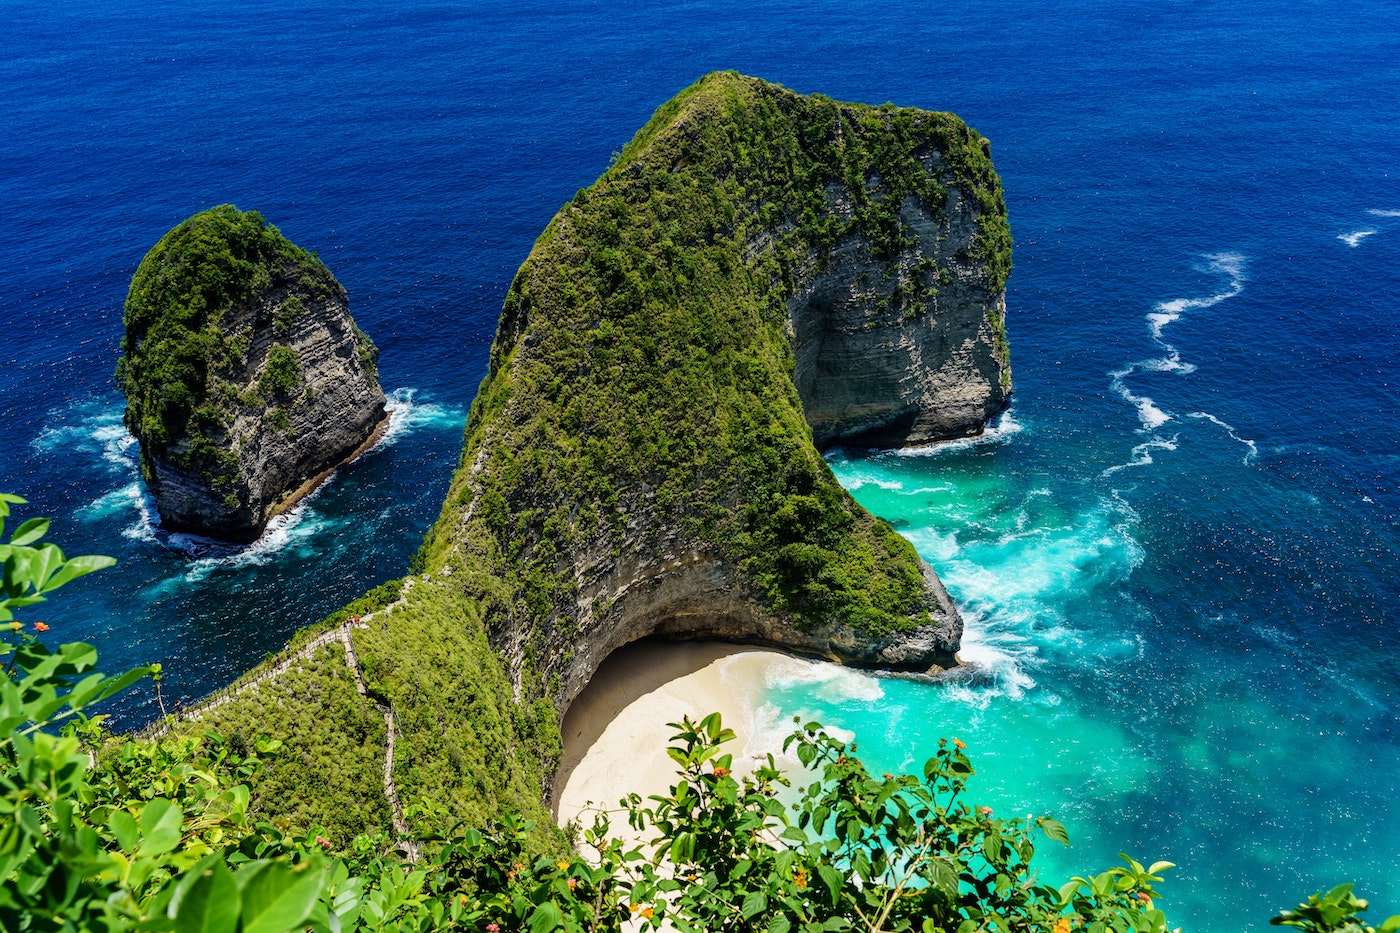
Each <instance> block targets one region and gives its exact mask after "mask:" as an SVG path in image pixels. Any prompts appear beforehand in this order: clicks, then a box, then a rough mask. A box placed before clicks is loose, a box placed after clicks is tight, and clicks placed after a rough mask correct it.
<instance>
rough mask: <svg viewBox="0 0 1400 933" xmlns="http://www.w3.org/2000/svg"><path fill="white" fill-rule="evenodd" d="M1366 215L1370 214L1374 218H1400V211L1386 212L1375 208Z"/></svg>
mask: <svg viewBox="0 0 1400 933" xmlns="http://www.w3.org/2000/svg"><path fill="white" fill-rule="evenodd" d="M1366 213H1368V214H1370V215H1371V216H1373V217H1400V211H1396V210H1385V209H1383V208H1379V207H1373V208H1371V209H1370V210H1368V211H1367V212H1366Z"/></svg>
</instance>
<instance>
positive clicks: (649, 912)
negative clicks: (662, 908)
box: [642, 907, 656, 920]
mask: <svg viewBox="0 0 1400 933" xmlns="http://www.w3.org/2000/svg"><path fill="white" fill-rule="evenodd" d="M655 913H656V911H654V910H652V909H651V908H650V907H643V908H642V916H643V917H646V918H647V919H648V920H650V919H651V918H652V916H653V915H654V914H655Z"/></svg>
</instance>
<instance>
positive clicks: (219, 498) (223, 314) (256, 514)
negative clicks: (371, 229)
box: [117, 204, 385, 542]
mask: <svg viewBox="0 0 1400 933" xmlns="http://www.w3.org/2000/svg"><path fill="white" fill-rule="evenodd" d="M125 327H126V329H125V335H124V336H123V338H122V350H123V353H124V356H123V358H122V360H121V361H120V363H119V364H118V366H117V383H118V385H119V386H120V387H121V389H122V391H123V392H124V393H125V394H126V400H127V409H126V426H127V428H128V429H129V430H130V431H131V433H132V434H133V435H135V437H136V439H137V440H138V441H139V442H140V445H141V472H142V475H143V476H144V477H145V479H146V482H147V483H148V484H149V486H150V488H151V491H152V493H153V494H154V496H155V500H156V506H157V508H158V510H159V512H160V517H161V524H162V525H163V526H164V527H166V528H167V529H170V530H172V531H190V532H195V533H198V534H201V535H207V536H210V537H214V538H219V539H223V540H227V541H236V542H246V541H252V540H254V539H256V538H257V537H258V536H259V535H260V534H261V533H262V531H263V529H264V527H265V526H266V524H267V521H268V519H270V518H271V517H272V516H274V515H275V514H277V512H278V511H280V510H282V509H284V508H286V507H287V506H288V505H290V504H291V503H293V502H295V501H296V499H297V498H299V497H300V496H301V495H303V494H304V493H305V492H307V491H309V489H311V488H314V485H315V483H316V482H318V481H319V480H320V479H321V478H323V477H324V476H325V475H326V474H327V473H329V471H331V470H333V469H335V467H337V466H338V465H340V464H341V463H343V462H345V461H346V460H347V459H349V458H352V457H354V456H355V455H357V454H358V453H359V452H360V451H361V450H362V449H364V448H365V447H366V446H367V445H368V444H369V443H371V442H372V440H373V438H374V437H375V435H376V432H377V430H378V429H379V427H380V426H381V425H382V424H383V422H384V419H385V407H384V406H385V399H384V393H383V391H381V390H380V388H379V382H378V379H377V375H376V372H377V371H376V362H377V359H378V351H377V350H376V349H375V347H374V344H373V343H371V342H370V340H369V338H368V337H366V336H365V334H364V333H362V332H361V331H360V330H359V329H358V328H357V327H356V326H355V322H354V321H353V320H352V319H351V317H350V312H349V310H348V305H347V299H346V293H345V289H344V288H342V287H341V285H340V283H339V282H337V281H336V280H335V277H334V276H333V275H331V273H330V271H329V270H328V269H327V268H326V267H325V266H324V265H322V263H321V261H320V260H319V259H317V258H316V257H315V256H314V255H312V254H311V253H309V252H307V251H306V250H303V249H301V248H299V247H297V246H295V245H293V244H292V243H291V242H289V241H288V240H287V239H286V238H285V237H283V236H282V234H281V233H279V232H278V230H277V228H276V227H274V226H272V225H271V224H269V223H267V222H266V221H265V220H264V219H263V218H262V217H261V216H260V215H259V214H258V213H257V212H256V211H249V212H247V213H243V212H240V211H238V210H237V209H236V208H234V207H232V206H231V205H227V204H226V205H222V206H220V207H215V208H212V209H210V210H207V211H203V212H201V213H199V214H196V215H194V216H193V217H191V218H189V219H188V220H186V221H185V222H183V223H181V224H180V225H179V226H177V227H175V228H174V229H173V230H171V231H170V232H169V233H167V234H166V235H165V236H163V237H162V238H161V240H160V242H159V243H157V244H156V245H155V247H154V248H153V249H152V250H151V251H150V252H149V253H147V254H146V257H145V259H143V260H142V261H141V265H140V266H139V267H138V268H137V270H136V275H135V276H134V277H133V278H132V281H131V289H130V291H129V292H128V294H127V299H126V314H125Z"/></svg>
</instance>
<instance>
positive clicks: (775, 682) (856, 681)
mask: <svg viewBox="0 0 1400 933" xmlns="http://www.w3.org/2000/svg"><path fill="white" fill-rule="evenodd" d="M765 678H766V680H767V687H768V688H769V689H781V688H792V687H800V688H801V689H802V691H803V692H804V693H806V694H808V695H810V696H813V697H816V698H818V699H820V700H823V701H826V702H831V703H840V702H844V701H850V700H854V701H857V702H861V703H874V702H876V701H878V700H881V699H884V696H885V688H884V687H882V686H881V685H880V678H879V677H876V676H875V675H874V674H867V673H864V672H862V671H857V670H853V669H851V668H849V667H841V666H840V665H837V664H828V663H826V662H823V661H807V660H803V659H800V658H791V659H787V660H784V661H782V662H775V663H773V664H771V665H769V666H768V668H767V670H766V672H765Z"/></svg>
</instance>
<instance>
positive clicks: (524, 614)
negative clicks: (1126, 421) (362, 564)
mask: <svg viewBox="0 0 1400 933" xmlns="http://www.w3.org/2000/svg"><path fill="white" fill-rule="evenodd" d="M1010 250H1011V240H1010V233H1009V228H1008V226H1007V222H1006V212H1005V206H1004V202H1003V200H1002V193H1001V185H1000V181H999V179H998V178H997V176H996V173H995V171H994V170H993V168H992V164H991V160H990V147H989V146H988V144H987V142H986V140H984V139H983V138H982V137H980V136H979V135H978V134H977V133H975V132H973V131H972V130H970V129H969V128H968V127H967V126H966V124H964V123H963V122H962V121H961V120H959V119H958V118H957V117H955V116H952V115H951V114H946V113H933V112H928V111H922V110H915V109H908V108H896V107H893V106H891V105H885V106H883V107H867V106H862V105H857V104H844V103H838V102H835V101H832V100H829V99H827V98H824V97H820V96H812V97H804V96H800V95H798V94H795V93H792V92H790V91H787V90H785V89H783V88H781V87H778V86H775V85H771V84H767V83H765V82H762V81H759V80H756V79H752V78H747V77H743V76H740V75H736V74H732V73H725V74H714V75H710V76H707V77H706V78H703V79H702V80H701V81H699V82H698V83H697V84H695V85H694V86H692V87H691V88H689V89H687V90H686V91H684V92H682V93H681V94H680V95H678V96H677V97H676V98H675V99H673V100H672V101H670V102H668V103H667V104H665V105H664V106H662V107H661V108H660V109H659V110H658V111H657V113H656V114H655V116H654V117H653V118H652V120H651V121H650V122H649V123H648V124H647V125H646V126H645V127H644V128H643V129H642V130H641V131H640V132H639V133H638V134H637V136H636V138H635V139H634V140H633V141H632V142H631V143H630V144H629V145H628V146H627V147H626V148H625V149H624V150H623V152H622V153H621V154H620V156H619V158H618V159H617V161H616V164H615V165H614V166H613V167H612V168H611V169H610V170H609V171H608V172H607V173H606V174H605V175H604V176H603V177H602V178H600V179H599V180H598V181H597V182H596V183H595V184H594V185H592V186H591V187H589V188H586V189H584V190H581V191H579V192H578V194H577V195H576V196H575V197H574V198H573V200H572V201H571V202H570V203H569V204H567V205H565V206H564V208H563V209H562V210H560V212H559V213H558V214H557V215H556V216H555V218H554V219H553V221H552V222H551V223H550V224H549V226H548V227H547V228H546V230H545V231H544V233H543V234H542V235H541V236H540V238H539V240H538V241H537V242H536V244H535V247H534V249H533V251H532V252H531V254H530V256H529V258H528V259H527V260H526V261H525V263H524V265H523V266H522V267H521V268H520V271H519V272H518V273H517V275H516V277H515V280H514V282H513V284H512V285H511V288H510V291H509V293H508V295H507V298H506V300H505V305H504V308H503V312H502V317H501V321H500V325H499V329H498V331H497V334H496V340H495V343H494V345H493V347H492V351H491V363H490V370H489V373H488V375H487V377H486V379H485V380H484V381H483V383H482V385H481V389H480V391H479V393H478V396H477V399H476V402H475V403H474V405H473V407H472V412H471V415H470V418H469V420H468V424H467V429H466V443H465V447H464V450H463V454H462V460H461V466H460V468H459V470H458V471H457V474H456V475H455V477H454V479H453V483H452V487H451V490H450V493H449V496H448V499H447V502H446V504H445V506H444V509H443V513H442V516H441V518H440V520H439V521H438V523H437V524H436V525H435V527H434V528H433V529H432V531H431V532H430V533H429V535H428V538H427V540H426V541H425V544H424V547H423V550H422V552H421V553H420V556H419V558H418V563H419V566H420V568H421V569H424V570H430V571H438V572H442V573H448V572H450V573H451V580H452V581H453V585H454V586H457V587H460V588H461V590H462V593H463V596H465V597H466V605H468V606H470V607H471V608H470V613H471V615H472V616H474V617H477V618H479V620H480V622H481V623H482V624H483V625H484V626H485V628H486V630H487V633H488V635H489V637H490V640H491V643H492V644H493V646H494V647H495V648H496V649H497V650H498V651H499V652H500V653H501V654H502V655H503V657H504V658H505V660H506V663H507V665H508V668H509V671H510V674H511V677H512V679H513V680H514V684H515V688H516V691H517V695H518V696H521V697H532V696H533V697H542V698H546V699H548V700H550V701H552V702H553V703H554V704H555V706H556V708H557V709H559V710H561V711H562V710H563V709H565V708H567V706H568V704H569V703H570V702H571V700H572V699H573V697H574V696H575V695H576V694H577V692H578V691H579V690H580V689H581V688H582V687H583V685H584V684H585V683H586V682H587V680H588V679H589V677H590V676H592V674H593V672H594V670H595V669H596V667H597V665H598V664H599V663H601V661H602V660H603V658H605V657H606V656H607V655H608V654H609V653H610V652H611V651H613V650H614V649H616V648H618V647H620V646H621V645H623V644H626V643H627V642H630V641H632V640H634V639H637V638H640V637H643V636H646V635H652V634H659V635H663V636H669V637H674V638H724V639H732V640H738V641H744V642H753V643H760V644H771V645H778V646H781V647H784V648H787V649H789V650H794V651H798V652H802V653H806V654H810V655H816V656H821V657H828V658H832V659H835V660H840V661H843V662H847V663H855V664H861V665H869V666H879V667H886V668H893V669H899V670H916V671H925V670H931V669H937V668H941V667H946V666H949V665H952V664H954V663H956V662H955V652H956V649H957V646H958V643H959V640H960V637H961V630H962V623H961V620H960V618H959V616H958V613H957V611H956V609H955V608H954V607H953V605H952V603H951V602H950V601H949V599H948V597H947V594H946V593H945V592H944V590H943V587H942V586H941V584H939V582H938V580H937V578H936V577H935V576H934V575H933V573H932V571H931V570H929V568H928V567H927V565H926V564H924V562H923V561H922V560H920V559H919V557H918V555H917V554H915V552H914V550H913V548H912V547H911V546H910V545H909V543H908V542H907V541H905V540H904V539H902V538H901V537H900V536H899V535H898V534H896V533H895V532H894V530H893V529H892V528H891V527H890V526H889V525H888V524H887V523H886V522H884V521H881V520H878V519H876V518H874V517H872V516H871V515H869V514H868V513H866V512H865V510H863V509H862V508H861V507H860V506H858V505H857V504H856V503H855V502H854V500H852V499H851V497H850V496H849V495H848V494H847V493H846V492H845V491H844V490H842V489H841V487H840V486H839V485H838V484H837V483H836V480H835V478H834V477H833V476H832V473H831V471H830V469H829V468H828V467H827V465H826V463H825V461H824V460H823V459H822V456H821V454H820V452H819V448H821V447H827V446H831V445H835V444H861V445H867V446H870V445H881V446H890V445H897V444H906V443H926V442H931V441H935V440H940V439H946V438H952V437H962V436H967V435H972V434H976V433H978V432H980V431H981V430H982V428H983V426H984V425H985V423H986V421H987V419H988V418H989V417H990V416H992V415H993V414H995V413H996V412H998V411H999V410H1001V409H1002V408H1003V407H1004V406H1005V404H1006V401H1007V397H1008V395H1009V392H1010V390H1011V380H1010V370H1009V364H1008V358H1007V346H1006V340H1005V335H1004V325H1003V313H1004V312H1003V309H1004V303H1003V296H1004V288H1005V282H1006V276H1007V273H1008V272H1009V270H1010Z"/></svg>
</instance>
